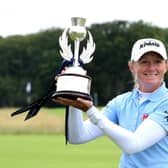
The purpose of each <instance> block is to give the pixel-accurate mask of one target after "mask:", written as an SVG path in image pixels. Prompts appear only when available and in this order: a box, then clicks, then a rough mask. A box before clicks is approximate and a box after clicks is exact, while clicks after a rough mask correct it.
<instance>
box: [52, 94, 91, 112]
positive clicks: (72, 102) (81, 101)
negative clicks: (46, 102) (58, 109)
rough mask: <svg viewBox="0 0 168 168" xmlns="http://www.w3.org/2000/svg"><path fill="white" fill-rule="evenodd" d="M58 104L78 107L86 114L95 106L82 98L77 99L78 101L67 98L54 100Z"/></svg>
mask: <svg viewBox="0 0 168 168" xmlns="http://www.w3.org/2000/svg"><path fill="white" fill-rule="evenodd" d="M52 100H53V101H54V102H56V103H60V104H63V105H70V106H73V107H76V108H78V109H80V110H82V111H84V112H86V111H87V110H89V108H91V107H92V106H93V102H92V101H90V100H86V99H82V98H79V97H78V98H77V99H76V100H72V99H67V98H62V97H57V98H54V99H52Z"/></svg>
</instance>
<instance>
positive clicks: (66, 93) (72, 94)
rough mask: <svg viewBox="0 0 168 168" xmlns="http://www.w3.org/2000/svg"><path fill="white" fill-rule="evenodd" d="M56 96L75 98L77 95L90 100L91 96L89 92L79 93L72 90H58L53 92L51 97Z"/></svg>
mask: <svg viewBox="0 0 168 168" xmlns="http://www.w3.org/2000/svg"><path fill="white" fill-rule="evenodd" d="M54 97H55V98H56V97H62V98H67V99H72V100H76V99H77V98H78V97H80V98H83V99H86V100H92V97H91V96H90V95H89V94H85V93H80V92H74V91H59V92H55V93H54V94H53V95H52V98H54Z"/></svg>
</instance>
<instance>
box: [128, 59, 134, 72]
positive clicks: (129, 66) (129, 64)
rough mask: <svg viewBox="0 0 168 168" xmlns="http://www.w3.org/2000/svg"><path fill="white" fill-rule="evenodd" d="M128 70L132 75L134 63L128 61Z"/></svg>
mask: <svg viewBox="0 0 168 168" xmlns="http://www.w3.org/2000/svg"><path fill="white" fill-rule="evenodd" d="M128 68H129V70H130V71H131V72H132V73H134V62H132V61H128Z"/></svg>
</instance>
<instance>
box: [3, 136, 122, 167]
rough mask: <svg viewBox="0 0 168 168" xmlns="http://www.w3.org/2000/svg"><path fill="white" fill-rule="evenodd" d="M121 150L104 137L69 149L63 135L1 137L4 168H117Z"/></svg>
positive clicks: (71, 146) (69, 146) (70, 146)
mask: <svg viewBox="0 0 168 168" xmlns="http://www.w3.org/2000/svg"><path fill="white" fill-rule="evenodd" d="M119 157H120V150H119V148H118V147H116V145H114V144H113V143H112V142H111V141H110V140H109V139H107V138H105V137H103V138H100V139H97V140H95V141H92V142H89V143H87V144H83V145H70V144H68V145H65V140H64V136H63V135H44V134H43V135H30V134H29V135H26V134H25V135H24V134H22V135H0V167H2V168H37V167H39V168H102V167H104V168H117V167H118V162H119Z"/></svg>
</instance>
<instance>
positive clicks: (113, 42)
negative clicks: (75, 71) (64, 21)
mask: <svg viewBox="0 0 168 168" xmlns="http://www.w3.org/2000/svg"><path fill="white" fill-rule="evenodd" d="M89 30H90V31H91V33H92V35H93V38H94V41H95V42H96V51H95V53H94V59H93V61H92V62H91V63H89V64H87V65H85V66H84V68H85V69H86V70H87V71H88V74H89V75H90V76H91V77H92V89H91V94H92V96H93V97H94V95H97V97H98V100H97V101H98V104H99V105H104V104H106V103H107V101H108V100H109V99H111V98H113V97H114V96H116V95H117V94H119V93H122V92H125V91H128V90H130V89H132V86H133V80H132V76H131V74H130V72H129V70H128V67H127V62H128V60H129V58H130V53H131V47H132V45H133V43H134V42H135V41H136V40H137V39H139V38H144V37H154V38H158V39H160V40H162V41H164V42H165V44H166V46H167V44H168V30H167V29H162V28H159V27H156V26H154V25H151V24H149V23H144V22H143V21H138V22H128V21H113V22H107V23H103V24H93V25H91V26H90V28H89ZM61 33H62V30H61V29H50V30H46V31H43V32H39V33H37V34H30V35H25V36H21V35H18V36H9V37H6V38H0V62H1V66H0V100H1V101H0V107H2V106H21V105H25V104H26V103H27V102H26V101H27V94H26V92H25V87H26V83H27V82H28V81H30V82H31V83H32V92H31V100H35V99H37V98H39V97H41V96H42V95H45V94H46V92H47V90H48V89H49V86H50V85H51V83H52V81H53V80H54V77H55V75H56V72H57V70H58V68H59V66H60V64H61V61H62V57H61V56H60V54H59V49H60V47H59V44H58V39H59V36H60V35H61ZM167 47H168V46H167ZM166 78H167V77H166ZM48 105H50V106H51V105H52V104H48Z"/></svg>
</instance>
